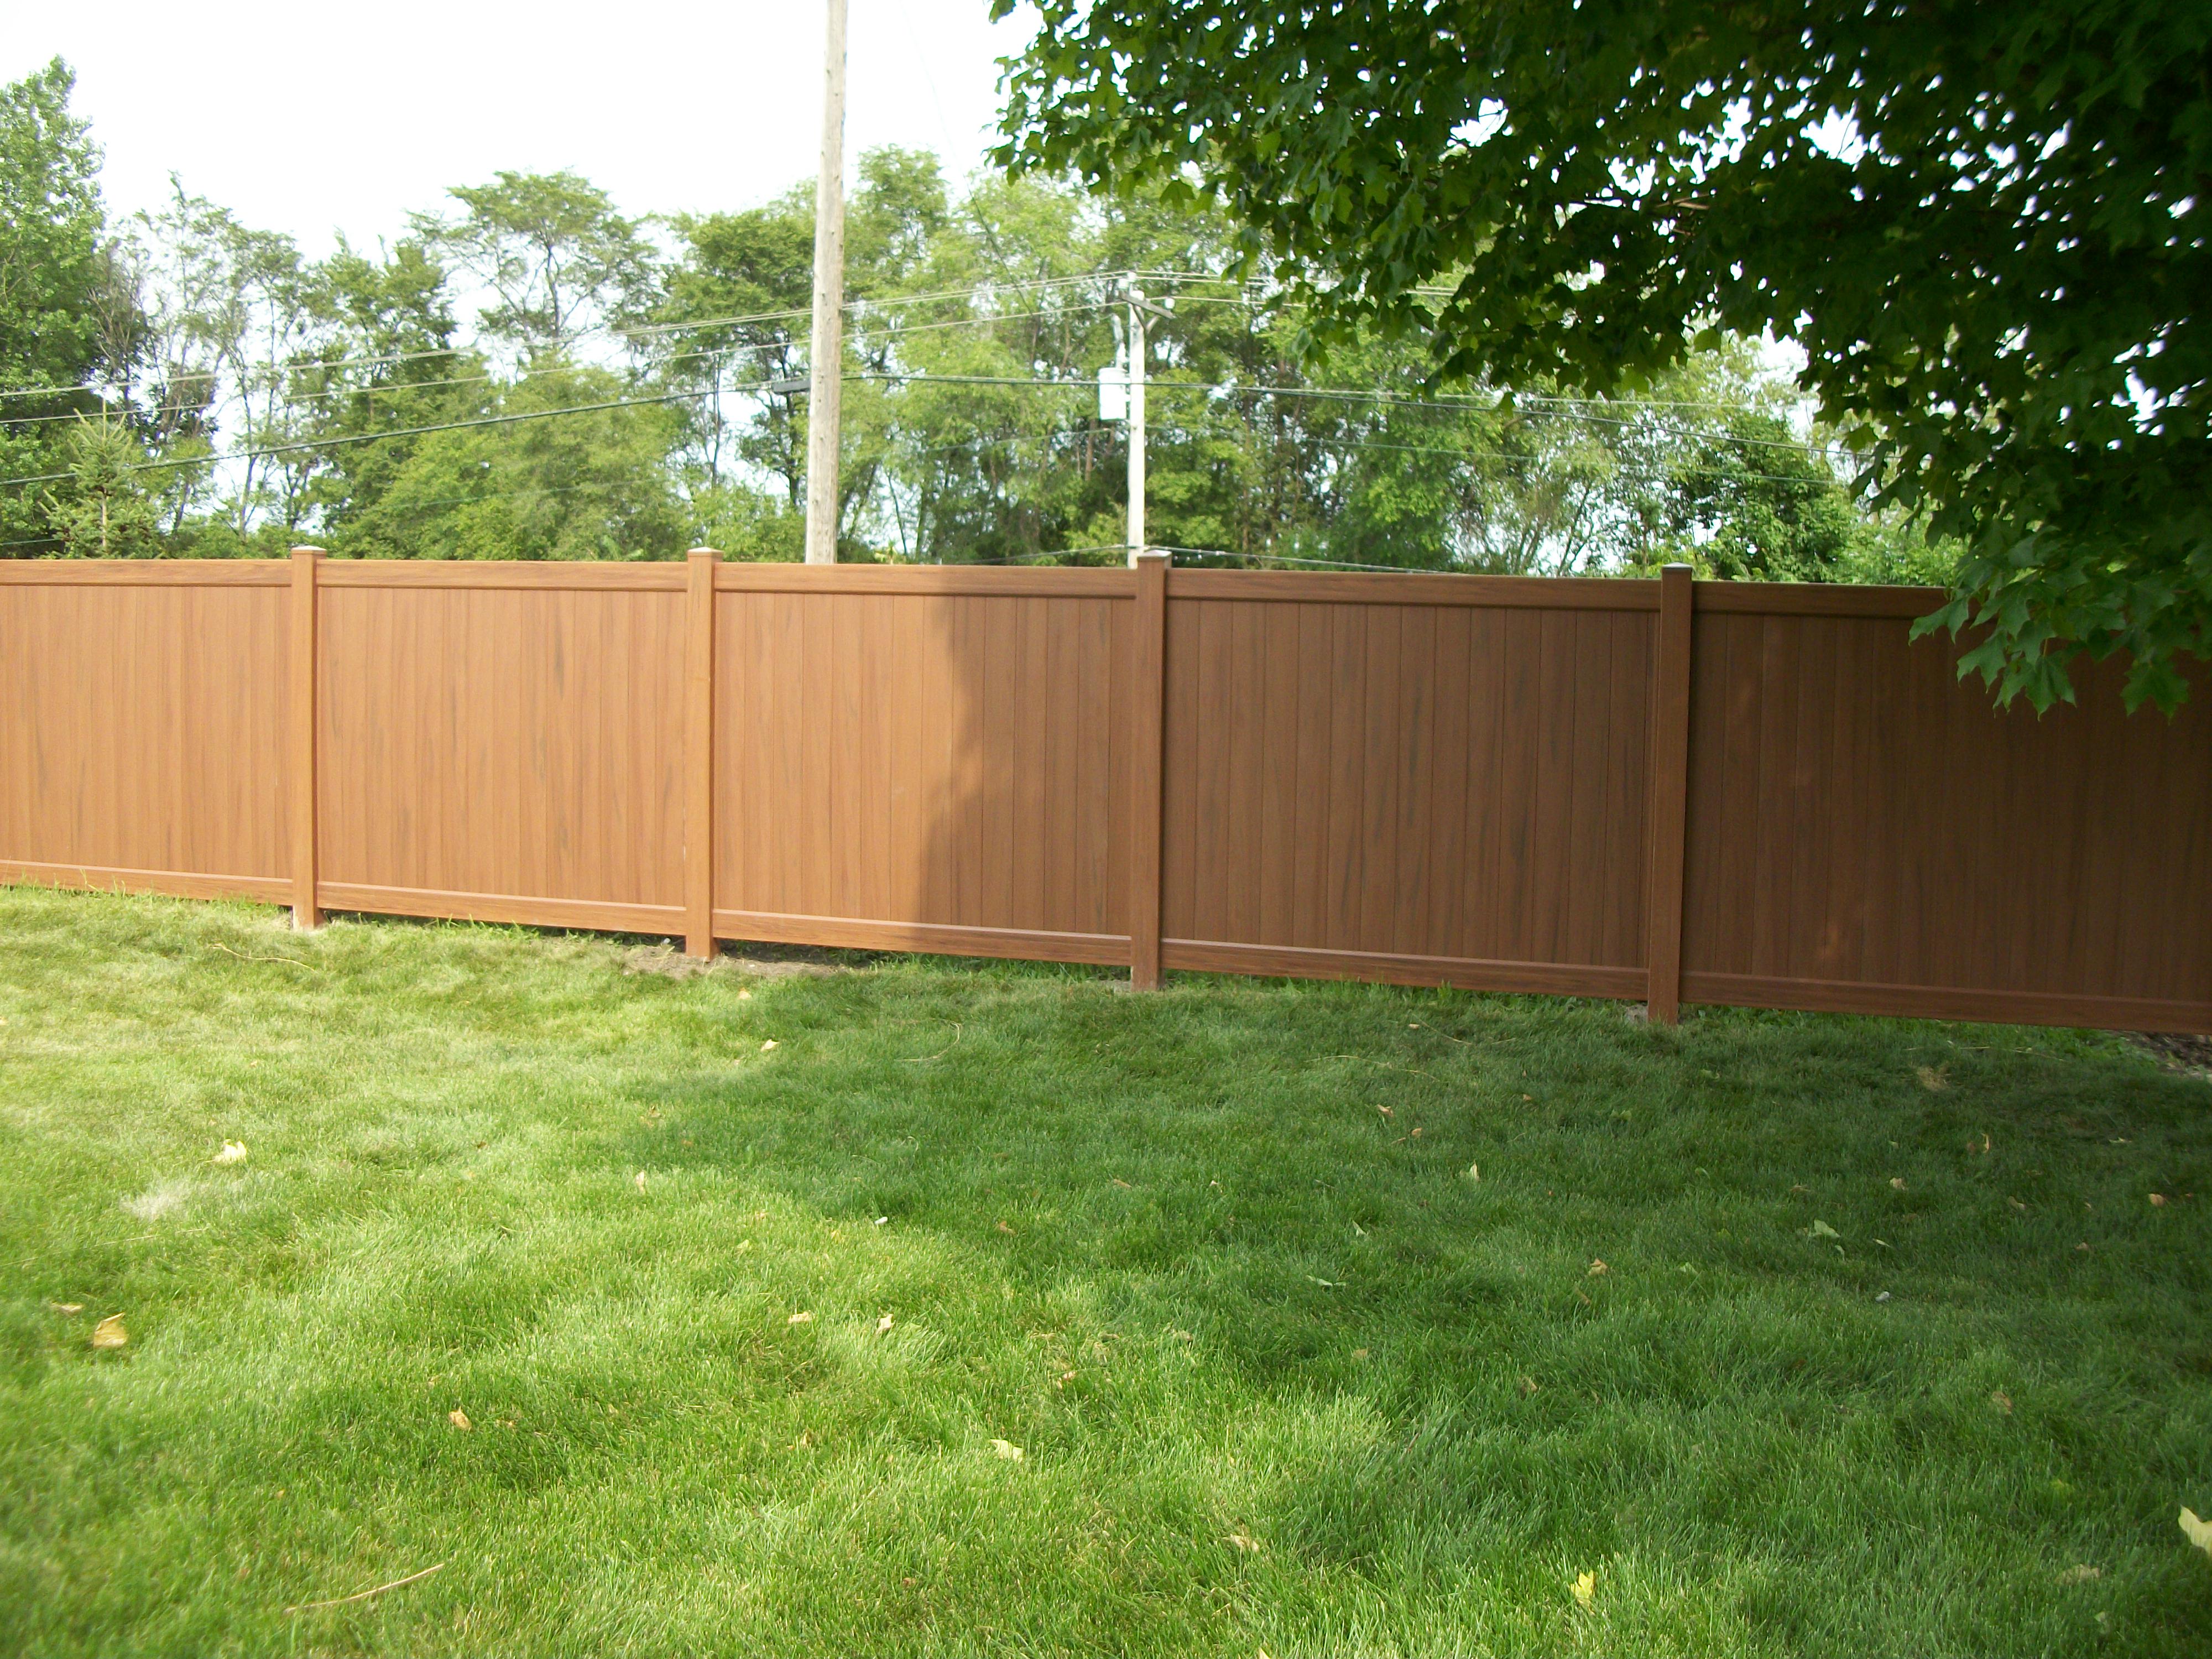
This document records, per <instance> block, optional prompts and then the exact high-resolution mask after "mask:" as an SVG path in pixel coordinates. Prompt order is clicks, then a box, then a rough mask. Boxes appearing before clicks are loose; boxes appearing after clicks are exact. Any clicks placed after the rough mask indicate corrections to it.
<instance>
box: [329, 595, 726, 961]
mask: <svg viewBox="0 0 2212 1659" xmlns="http://www.w3.org/2000/svg"><path fill="white" fill-rule="evenodd" d="M325 574H328V572H327V571H326V572H325ZM677 574H679V575H681V574H683V573H682V570H681V568H680V567H679V568H678V571H677ZM684 620H685V611H684V594H683V592H681V590H668V589H653V590H647V591H592V590H588V589H574V588H453V587H426V588H411V589H410V588H391V587H366V588H364V587H346V586H328V585H326V586H325V587H324V589H323V592H322V597H321V606H320V623H321V626H320V635H321V684H322V707H321V709H320V719H319V726H318V754H319V769H320V785H321V787H320V789H319V806H320V811H319V818H320V828H321V837H322V844H321V860H322V877H323V879H324V881H325V883H332V884H341V885H345V886H349V887H356V888H397V889H402V890H411V891H417V892H443V893H468V894H493V895H513V896H540V897H543V898H545V899H548V900H560V901H583V902H599V903H615V904H627V905H641V904H642V905H652V906H666V907H671V908H677V909H678V910H679V911H680V907H681V906H682V904H683V902H684V875H683V847H684V842H683V805H684V795H683V776H682V772H683V767H682V762H683V753H684ZM678 926H679V928H680V921H679V924H678Z"/></svg>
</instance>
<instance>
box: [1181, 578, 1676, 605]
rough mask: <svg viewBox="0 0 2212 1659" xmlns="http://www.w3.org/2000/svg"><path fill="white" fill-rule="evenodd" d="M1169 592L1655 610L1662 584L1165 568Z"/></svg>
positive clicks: (1313, 601) (1312, 600)
mask: <svg viewBox="0 0 2212 1659" xmlns="http://www.w3.org/2000/svg"><path fill="white" fill-rule="evenodd" d="M1168 597H1169V598H1170V599H1250V600H1262V601H1274V602H1277V603H1280V604H1288V605H1474V606H1478V607H1493V608H1514V609H1523V610H1536V611H1656V610H1657V609H1658V608H1659V584H1658V583H1657V582H1656V581H1623V580H1620V579H1619V578H1616V577H1609V576H1474V575H1462V574H1457V573H1455V572H1450V571H1437V570H1407V571H1389V572H1383V571H1334V570H1194V569H1190V568H1188V567H1182V568H1176V569H1171V570H1170V571H1169V572H1168Z"/></svg>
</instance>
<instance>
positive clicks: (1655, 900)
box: [1644, 564, 1694, 1025]
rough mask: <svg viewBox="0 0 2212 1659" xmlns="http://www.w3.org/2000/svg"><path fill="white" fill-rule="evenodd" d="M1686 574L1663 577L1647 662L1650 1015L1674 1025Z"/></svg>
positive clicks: (1678, 989)
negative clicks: (1649, 674) (1649, 678)
mask: <svg viewBox="0 0 2212 1659" xmlns="http://www.w3.org/2000/svg"><path fill="white" fill-rule="evenodd" d="M1693 592H1694V590H1693V588H1692V583H1691V580H1690V567H1689V566H1687V565H1686V564H1671V565H1668V567H1667V568H1666V570H1665V572H1664V573H1663V574H1662V576H1661V577H1660V584H1659V631H1658V638H1657V649H1656V653H1655V654H1654V656H1653V659H1652V683H1651V818H1650V837H1649V845H1650V849H1651V865H1650V873H1649V874H1648V875H1647V876H1646V877H1645V878H1644V880H1645V894H1646V903H1647V905H1648V919H1647V920H1646V921H1645V922H1644V953H1645V960H1646V962H1647V963H1648V965H1649V970H1650V994H1649V997H1648V1001H1649V1004H1650V1007H1649V1012H1650V1017H1651V1018H1653V1019H1654V1020H1656V1021H1657V1022H1658V1023H1659V1024H1662V1025H1672V1024H1674V1023H1675V1022H1676V1020H1677V1019H1678V1018H1680V1014H1681V1004H1682V846H1683V830H1684V820H1685V817H1686V813H1687V811H1688V810H1689V796H1690V649H1691V606H1692V602H1693Z"/></svg>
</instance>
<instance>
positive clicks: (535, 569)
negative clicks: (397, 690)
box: [323, 559, 688, 593]
mask: <svg viewBox="0 0 2212 1659" xmlns="http://www.w3.org/2000/svg"><path fill="white" fill-rule="evenodd" d="M323 585H324V586H325V587H401V588H409V589H421V588H437V587H472V588H513V589H519V590H520V591H522V592H531V593H549V592H577V593H680V592H684V588H685V587H686V586H688V578H687V577H686V576H685V574H684V567H683V566H682V565H680V564H590V563H584V562H579V561H574V560H566V559H555V560H548V561H546V562H543V563H536V562H523V561H520V560H506V559H483V560H475V559H459V560H451V559H448V560H434V559H422V560H415V559H332V560H331V561H330V562H328V563H326V564H325V566H324V567H323Z"/></svg>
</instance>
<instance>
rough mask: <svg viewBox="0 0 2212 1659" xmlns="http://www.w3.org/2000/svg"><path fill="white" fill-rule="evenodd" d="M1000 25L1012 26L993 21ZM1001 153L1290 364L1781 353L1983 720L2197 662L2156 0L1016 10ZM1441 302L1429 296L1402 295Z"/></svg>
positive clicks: (2192, 508)
mask: <svg viewBox="0 0 2212 1659" xmlns="http://www.w3.org/2000/svg"><path fill="white" fill-rule="evenodd" d="M994 7H995V9H996V11H997V12H998V13H999V14H1000V15H1004V14H1005V13H1006V12H1008V11H1010V10H1011V9H1012V0H994ZM1039 10H1040V12H1041V13H1042V26H1041V27H1040V28H1039V30H1038V32H1037V33H1036V37H1035V39H1034V41H1033V43H1032V44H1031V46H1030V48H1029V49H1028V51H1027V52H1025V53H1024V55H1023V57H1022V58H1020V59H1019V60H1018V63H1017V64H1016V66H1015V68H1014V70H1013V73H1012V78H1011V82H1010V88H1011V90H1010V97H1009V101H1008V105H1007V110H1006V132H1007V135H1008V137H1007V140H1006V143H1005V144H1004V146H1003V147H1002V149H1000V152H999V154H1000V159H1001V160H1002V161H1006V163H1008V164H1010V165H1012V166H1015V167H1048V168H1054V169H1056V168H1060V167H1074V168H1076V169H1078V170H1079V171H1080V172H1081V173H1083V174H1084V175H1085V176H1086V177H1087V178H1088V179H1091V180H1093V181H1095V182H1096V183H1097V184H1099V185H1102V186H1105V187H1108V188H1112V189H1117V190H1122V191H1127V190H1132V189H1136V188H1140V187H1145V186H1147V185H1150V186H1152V187H1156V188H1159V189H1161V190H1164V191H1168V192H1170V193H1176V192H1182V193H1195V192H1203V193H1207V194H1211V195H1212V196H1214V197H1218V198H1219V199H1220V200H1222V201H1224V202H1225V203H1226V204H1228V206H1229V207H1230V208H1231V210H1232V211H1233V212H1234V213H1235V214H1236V215H1237V217H1238V219H1239V220H1240V222H1243V224H1244V225H1245V226H1246V227H1247V228H1248V232H1249V241H1248V247H1249V249H1251V250H1255V251H1256V250H1261V249H1265V250H1267V251H1269V252H1273V253H1274V254H1276V255H1278V256H1279V257H1281V258H1285V260H1287V261H1290V262H1291V268H1292V269H1293V270H1296V271H1298V272H1300V273H1303V274H1304V278H1305V283H1304V291H1305V297H1306V299H1307V301H1308V302H1309V304H1310V307H1311V310H1312V315H1313V318H1314V319H1315V333H1314V336H1313V343H1315V344H1316V345H1319V344H1323V343H1327V342H1328V341H1329V340H1332V339H1337V340H1340V339H1342V338H1344V337H1346V336H1347V334H1348V333H1349V332H1350V331H1352V330H1354V329H1356V328H1357V327H1358V326H1361V325H1379V326H1381V327H1383V328H1384V329H1385V330H1389V329H1393V328H1405V327H1409V326H1416V325H1420V326H1425V325H1427V324H1426V323H1425V321H1424V319H1425V317H1426V315H1427V313H1429V312H1430V311H1431V309H1432V308H1433V309H1434V313H1435V314H1434V319H1433V327H1434V330H1435V338H1436V342H1437V358H1436V365H1435V367H1436V370H1437V373H1439V374H1445V375H1454V376H1472V375H1475V374H1484V375H1487V376H1489V377H1491V378H1492V379H1493V380H1496V381H1498V382H1499V383H1501V384H1504V385H1508V386H1512V385H1522V384H1525V383H1527V382H1528V381H1530V380H1534V379H1536V378H1539V377H1544V376H1551V375H1557V376H1559V377H1560V378H1561V379H1562V380H1565V381H1567V382H1569V383H1571V384H1573V385H1575V386H1579V387H1582V388H1585V389H1595V390H1598V391H1611V390H1613V389H1615V388H1620V387H1631V388H1632V387H1634V386H1636V385H1638V383H1639V382H1640V381H1642V380H1645V379H1647V378H1648V377H1650V376H1651V375H1653V374H1656V373H1658V372H1660V371H1662V370H1663V369H1665V368H1668V366H1669V365H1672V364H1674V363H1676V362H1680V361H1681V360H1682V358H1683V357H1684V356H1685V354H1686V351H1687V350H1688V349H1689V347H1690V345H1691V343H1692V341H1693V340H1695V339H1697V338H1699V337H1700V336H1701V335H1702V334H1704V333H1705V331H1710V330H1712V329H1715V328H1721V329H1727V330H1731V331H1735V332H1736V333H1737V334H1739V335H1742V336H1747V337H1756V336H1758V335H1759V334H1760V333H1761V332H1762V331H1771V332H1772V333H1773V334H1776V335H1778V336H1780V337H1786V338H1789V339H1792V340H1795V341H1796V342H1797V343H1799V344H1800V345H1801V346H1802V348H1803V349H1804V352H1805V355H1806V358H1807V368H1806V370H1805V382H1806V384H1807V385H1808V387H1809V388H1810V389H1811V390H1812V391H1813V392H1814V393H1815V394H1816V395H1817V396H1818V398H1819V399H1820V404H1821V408H1822V411H1823V414H1824V416H1826V419H1827V420H1829V421H1830V422H1832V423H1833V424H1835V425H1836V426H1837V427H1838V428H1842V429H1844V430H1846V431H1847V432H1849V433H1850V434H1851V435H1853V437H1854V439H1855V440H1856V441H1857V442H1858V443H1860V444H1861V445H1863V447H1865V449H1866V450H1867V452H1868V456H1869V462H1870V466H1869V477H1871V478H1872V479H1874V480H1875V482H1876V483H1877V484H1878V487H1879V501H1881V503H1883V504H1886V505H1888V506H1891V507H1899V508H1903V509H1906V510H1911V511H1914V512H1917V513H1924V515H1925V519H1926V522H1927V524H1928V525H1929V527H1930V529H1931V531H1932V532H1934V533H1935V534H1936V535H1939V536H1952V537H1955V538H1958V541H1959V544H1960V559H1959V562H1958V564H1957V567H1956V569H1955V572H1954V581H1955V584H1956V592H1955V597H1954V601H1953V603H1951V604H1950V605H1948V606H1947V607H1946V608H1945V610H1944V611H1942V613H1940V617H1939V618H1938V619H1937V620H1940V622H1941V623H1944V624H1947V625H1948V626H1950V627H1951V628H1953V629H1959V628H1960V627H1961V626H1963V625H1965V624H1966V623H1969V622H1971V623H1973V624H1976V625H1978V626H1979V627H1982V628H1984V629H1986V630H1987V632H1986V635H1985V637H1984V638H1983V639H1981V640H1980V641H1979V642H1978V643H1977V645H1976V646H1975V647H1974V648H1973V649H1972V651H1970V652H1969V653H1967V655H1966V659H1965V666H1964V667H1963V668H1962V672H1963V671H1972V670H1978V671H1981V672H1982V673H1983V674H1984V677H1985V678H1988V679H1989V680H1990V683H1991V684H1994V685H1995V686H1996V690H1997V691H1998V694H1999V696H2001V697H2002V698H2004V699H2007V700H2009V699H2010V698H2011V697H2013V696H2016V695H2025V696H2027V697H2028V698H2029V699H2030V700H2031V701H2032V702H2033V703H2034V704H2035V705H2036V706H2037V707H2039V708H2040V707H2045V706H2047V705H2048V704H2049V703H2050V702H2051V700H2053V699H2054V698H2057V697H2070V696H2072V695H2073V693H2072V688H2071V685H2070V684H2069V677H2068V674H2067V671H2066V665H2067V662H2068V661H2069V659H2071V658H2073V657H2074V656H2075V655H2077V654H2078V653H2082V652H2087V653H2090V654H2091V655H2093V656H2101V655H2104V654H2106V653H2110V652H2112V651H2114V650H2124V651H2126V652H2127V653H2130V657H2131V659H2132V666H2131V668H2130V672H2129V675H2128V678H2127V696H2128V698H2129V701H2130V706H2133V705H2134V704H2135V703H2136V702H2140V701H2141V700H2142V699H2143V698H2145V697H2148V698H2150V699H2152V700H2154V702H2157V703H2158V704H2159V705H2160V706H2161V707H2165V708H2169V709H2170V708H2172V707H2173V706H2174V705H2175V704H2176V703H2177V702H2179V701H2180V700H2181V698H2182V697H2183V696H2185V691H2186V685H2185V680H2184V678H2183V677H2182V674H2181V671H2180V670H2179V666H2178V665H2177V660H2176V659H2177V658H2179V657H2180V656H2181V655H2183V654H2185V653H2186V654H2191V655H2194V656H2196V657H2197V658H2199V659H2203V658H2204V657H2205V656H2206V655H2207V654H2208V647H2212V434H2208V427H2207V422H2208V412H2212V317H2208V316H2207V315H2206V312H2207V309H2208V307H2207V304H2206V302H2207V301H2208V299H2212V249H2209V248H2208V246H2207V241H2206V237H2205V232H2204V225H2205V221H2206V216H2207V213H2208V212H2212V199H2208V186H2212V81H2208V78H2207V76H2206V75H2205V64H2206V61H2207V52H2208V48H2212V11H2208V9H2206V8H2205V7H2203V6H2201V5H2175V4H2172V3H2170V0H2099V3H2095V4H2089V3H2084V0H2024V3H2022V4H2021V5H2016V6H2008V7H1990V6H1986V5H1983V4H1980V3H1977V0H1931V3H1929V4H1926V5H1921V6H1911V7H1905V6H1898V5H1882V6H1867V5H1863V4H1840V3H1836V0H1785V3H1783V4H1780V5H1774V4H1756V5H1754V4H1750V3H1746V0H1719V3H1715V0H1577V3H1572V4H1569V3H1563V0H1482V3H1475V0H1455V3H1414V0H1376V3H1372V4H1361V5H1356V6H1355V5H1347V4H1341V3H1340V4H1330V5H1322V6H1307V7H1291V8H1285V7H1274V6H1259V5H1254V4H1249V3H1239V0H1041V4H1040V6H1039ZM1431 285H1441V286H1442V287H1443V289H1444V290H1445V291H1446V292H1445V295H1444V297H1443V301H1442V303H1441V305H1440V306H1437V305H1435V304H1434V301H1432V300H1431V297H1430V296H1429V295H1427V294H1426V293H1425V289H1428V288H1429V287H1431Z"/></svg>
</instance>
